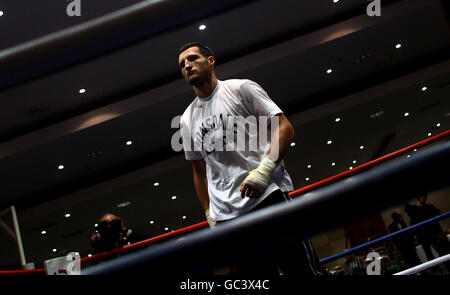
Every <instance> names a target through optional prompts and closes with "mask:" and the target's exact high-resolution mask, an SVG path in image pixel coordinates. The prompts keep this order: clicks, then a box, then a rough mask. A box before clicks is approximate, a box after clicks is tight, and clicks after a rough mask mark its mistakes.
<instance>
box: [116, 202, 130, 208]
mask: <svg viewBox="0 0 450 295" xmlns="http://www.w3.org/2000/svg"><path fill="white" fill-rule="evenodd" d="M130 204H131V202H130V201H126V202H122V203H119V204H117V205H116V207H117V208H123V207H126V206H129V205H130Z"/></svg>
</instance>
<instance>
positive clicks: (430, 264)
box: [393, 254, 450, 276]
mask: <svg viewBox="0 0 450 295" xmlns="http://www.w3.org/2000/svg"><path fill="white" fill-rule="evenodd" d="M449 260H450V254H447V255H445V256H441V257H438V258H436V259H433V260H430V261H427V262H425V263H422V264H419V265H417V266H414V267H412V268H410V269H406V270H403V271H401V272H398V273H395V274H393V275H394V276H402V275H412V274H415V273H418V272H420V271H422V270H425V269H428V268H430V267H433V266H435V265H437V264H441V263H444V262H447V261H449Z"/></svg>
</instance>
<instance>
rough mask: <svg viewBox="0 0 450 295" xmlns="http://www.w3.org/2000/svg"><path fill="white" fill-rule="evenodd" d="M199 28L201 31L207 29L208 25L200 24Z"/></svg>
mask: <svg viewBox="0 0 450 295" xmlns="http://www.w3.org/2000/svg"><path fill="white" fill-rule="evenodd" d="M198 29H199V30H200V31H204V30H205V29H206V26H205V25H200V26H199V27H198Z"/></svg>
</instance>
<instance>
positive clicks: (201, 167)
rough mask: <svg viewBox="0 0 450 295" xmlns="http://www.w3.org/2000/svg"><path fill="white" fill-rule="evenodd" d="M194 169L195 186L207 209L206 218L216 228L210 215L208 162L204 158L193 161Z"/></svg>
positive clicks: (203, 205) (211, 226)
mask: <svg viewBox="0 0 450 295" xmlns="http://www.w3.org/2000/svg"><path fill="white" fill-rule="evenodd" d="M192 170H193V172H194V186H195V191H196V192H197V196H198V199H199V200H200V204H201V205H202V207H203V209H204V210H205V216H206V220H208V224H209V227H210V228H211V229H212V228H215V227H216V222H215V221H213V220H212V219H211V216H210V215H209V194H208V179H207V178H206V162H205V160H203V159H200V160H193V161H192Z"/></svg>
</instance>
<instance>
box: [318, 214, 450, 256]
mask: <svg viewBox="0 0 450 295" xmlns="http://www.w3.org/2000/svg"><path fill="white" fill-rule="evenodd" d="M449 216H450V211H448V212H446V213H444V214H441V215H439V216H436V217H433V218H431V219H428V220H425V221H422V222H420V223H417V224H414V225H412V226H409V227H407V228H404V229H402V230H399V231H397V232H394V233H391V234H388V235H385V236H383V237H381V238H378V239H376V240H373V241H370V242H367V243H364V244H361V245H358V246H356V247H354V248H351V249H349V250H347V251H344V252H341V253H337V254H334V255H331V256H329V257H327V258H324V259H321V260H320V261H319V262H320V263H321V264H324V263H328V262H330V261H333V260H336V259H339V258H342V257H344V256H347V255H350V254H352V253H355V252H358V251H360V250H362V249H364V248H367V247H370V246H373V245H375V244H378V243H381V242H384V241H387V240H390V239H392V238H395V237H397V236H400V235H404V234H407V233H409V232H411V231H414V230H416V229H418V228H420V227H424V226H426V225H428V224H430V223H433V222H437V221H440V220H443V219H446V218H448V217H449Z"/></svg>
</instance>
